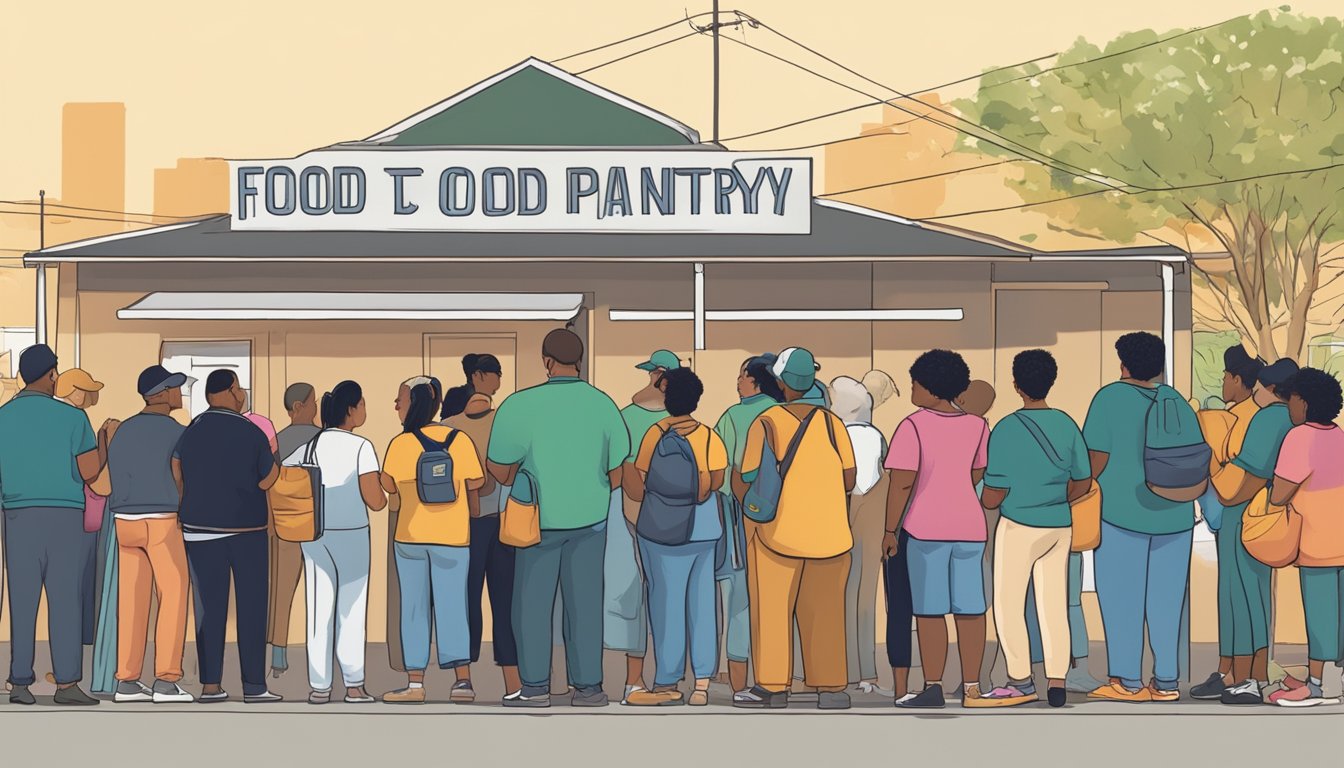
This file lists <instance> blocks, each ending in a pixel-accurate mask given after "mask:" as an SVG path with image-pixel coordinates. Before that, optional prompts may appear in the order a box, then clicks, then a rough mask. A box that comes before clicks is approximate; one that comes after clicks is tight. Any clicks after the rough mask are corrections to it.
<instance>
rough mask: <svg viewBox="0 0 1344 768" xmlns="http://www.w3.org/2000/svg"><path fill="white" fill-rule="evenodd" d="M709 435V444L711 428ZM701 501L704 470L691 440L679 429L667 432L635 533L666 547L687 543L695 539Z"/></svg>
mask: <svg viewBox="0 0 1344 768" xmlns="http://www.w3.org/2000/svg"><path fill="white" fill-rule="evenodd" d="M705 435H706V436H705V442H706V444H708V442H709V430H708V428H706V430H705ZM699 501H700V467H699V465H698V464H697V463H696V461H695V451H694V450H693V449H692V448H691V443H690V441H689V440H687V439H686V436H685V435H683V434H681V433H680V432H678V431H677V430H675V429H666V430H663V434H662V435H661V436H660V437H659V438H658V444H657V445H656V446H654V449H653V458H652V459H651V460H650V461H649V471H648V477H647V478H646V479H645V481H644V501H643V502H641V503H640V505H639V519H638V520H637V521H636V522H635V533H636V534H638V535H639V536H640V538H644V539H648V540H649V541H652V542H653V543H655V544H662V545H664V546H672V547H674V546H678V545H680V544H685V543H687V542H688V541H690V539H691V526H692V525H693V524H694V522H695V508H696V506H697V503H698V502H699Z"/></svg>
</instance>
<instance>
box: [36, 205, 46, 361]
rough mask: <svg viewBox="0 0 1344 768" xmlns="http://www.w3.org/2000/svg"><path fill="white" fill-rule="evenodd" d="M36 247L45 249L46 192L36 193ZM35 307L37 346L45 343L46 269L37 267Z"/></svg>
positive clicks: (39, 265)
mask: <svg viewBox="0 0 1344 768" xmlns="http://www.w3.org/2000/svg"><path fill="white" fill-rule="evenodd" d="M37 247H38V250H42V249H44V248H46V247H47V190H45V189H39V190H38V191H37ZM33 298H34V300H35V303H36V305H37V317H35V318H34V319H33V323H34V326H35V327H34V329H33V330H34V335H35V336H36V337H37V343H38V344H46V343H47V268H46V266H45V265H43V264H40V263H39V264H38V265H37V295H36V296H34V297H33Z"/></svg>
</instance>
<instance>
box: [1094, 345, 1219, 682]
mask: <svg viewBox="0 0 1344 768" xmlns="http://www.w3.org/2000/svg"><path fill="white" fill-rule="evenodd" d="M1115 349H1116V352H1117V353H1118V354H1119V357H1120V371H1121V379H1120V381H1117V382H1115V383H1112V384H1108V385H1106V386H1105V387H1103V388H1102V389H1101V391H1100V392H1098V393H1097V395H1096V397H1094V398H1093V399H1092V405H1091V406H1090V407H1089V408H1088V411H1087V421H1086V422H1085V423H1084V425H1083V438H1084V439H1085V440H1086V441H1087V447H1088V450H1089V453H1090V454H1091V462H1092V470H1093V475H1094V476H1095V477H1096V479H1097V482H1098V483H1099V484H1100V485H1101V505H1102V507H1101V546H1099V547H1097V550H1096V554H1095V559H1094V561H1093V562H1094V565H1095V571H1096V583H1097V601H1098V603H1100V605H1101V615H1102V621H1103V623H1104V624H1105V626H1106V658H1107V664H1108V666H1109V669H1110V671H1109V676H1110V677H1111V678H1113V679H1115V680H1118V681H1119V682H1113V683H1111V684H1108V685H1105V686H1103V687H1101V688H1098V689H1097V690H1096V691H1093V692H1092V693H1091V694H1090V695H1091V697H1092V698H1094V699H1104V700H1109V701H1125V702H1152V701H1176V700H1178V699H1179V698H1180V692H1179V688H1178V678H1179V676H1180V663H1181V662H1180V657H1181V651H1180V645H1181V622H1182V614H1183V612H1184V608H1185V594H1186V585H1187V584H1188V582H1189V578H1190V547H1191V543H1192V540H1193V533H1192V532H1193V530H1194V527H1195V505H1194V502H1178V501H1170V500H1167V499H1164V498H1162V497H1160V496H1158V495H1157V494H1155V493H1153V492H1152V491H1151V490H1149V488H1148V484H1147V482H1146V480H1145V477H1144V468H1143V451H1144V443H1145V430H1146V426H1147V413H1148V409H1149V408H1150V407H1151V406H1152V403H1153V400H1154V398H1155V397H1156V385H1155V384H1154V383H1153V382H1154V381H1156V380H1157V379H1158V377H1160V376H1161V375H1162V370H1163V368H1164V366H1165V362H1164V361H1165V359H1166V345H1165V344H1164V343H1163V341H1162V339H1160V338H1158V337H1156V336H1154V335H1153V334H1151V333H1129V334H1125V335H1124V336H1121V337H1120V339H1119V341H1117V342H1116V343H1115ZM1191 417H1192V418H1193V414H1192V415H1191ZM1145 625H1146V626H1147V629H1148V642H1149V645H1150V646H1151V647H1152V651H1153V672H1154V676H1155V679H1154V680H1153V682H1152V684H1150V685H1145V684H1144V681H1143V640H1144V627H1145Z"/></svg>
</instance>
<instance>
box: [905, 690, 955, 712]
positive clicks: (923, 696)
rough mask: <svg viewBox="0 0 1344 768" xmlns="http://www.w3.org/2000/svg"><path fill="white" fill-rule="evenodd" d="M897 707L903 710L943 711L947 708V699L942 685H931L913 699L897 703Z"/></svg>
mask: <svg viewBox="0 0 1344 768" xmlns="http://www.w3.org/2000/svg"><path fill="white" fill-rule="evenodd" d="M896 706H897V707H900V708H901V709H942V708H943V707H945V706H947V698H946V697H945V696H944V695H943V687H942V686H941V685H930V686H929V687H928V688H925V689H924V690H922V691H920V692H919V693H918V694H917V695H916V696H915V697H914V698H912V699H905V700H904V701H897V702H896Z"/></svg>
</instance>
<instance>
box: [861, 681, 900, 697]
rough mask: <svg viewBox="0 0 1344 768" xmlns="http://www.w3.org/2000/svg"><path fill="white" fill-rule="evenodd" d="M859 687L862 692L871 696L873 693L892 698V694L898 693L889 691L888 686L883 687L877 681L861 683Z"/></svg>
mask: <svg viewBox="0 0 1344 768" xmlns="http://www.w3.org/2000/svg"><path fill="white" fill-rule="evenodd" d="M857 687H858V690H859V692H860V693H866V694H868V695H870V696H872V695H876V696H884V697H886V698H888V699H890V698H891V697H892V696H894V695H895V694H896V692H895V691H889V690H887V689H886V688H883V687H882V686H880V685H878V684H877V683H870V682H867V681H864V682H861V683H859V684H858V686H857Z"/></svg>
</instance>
